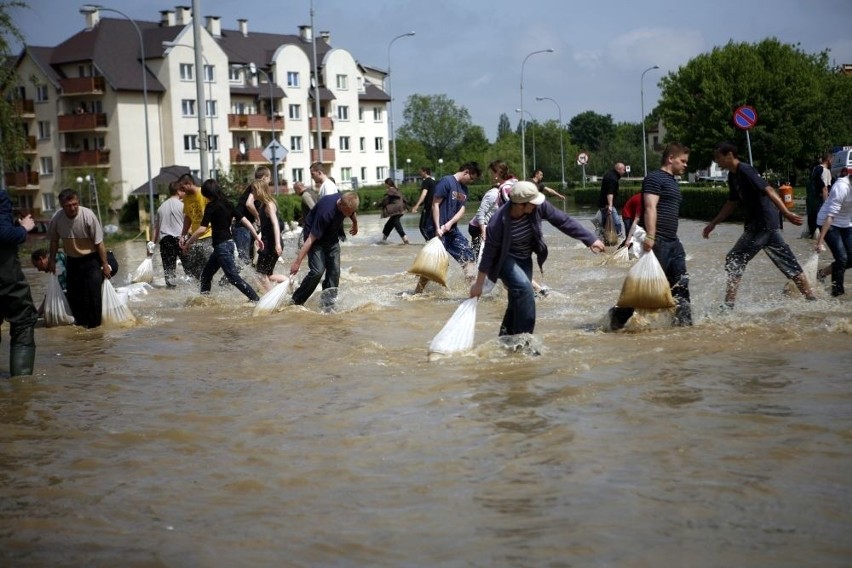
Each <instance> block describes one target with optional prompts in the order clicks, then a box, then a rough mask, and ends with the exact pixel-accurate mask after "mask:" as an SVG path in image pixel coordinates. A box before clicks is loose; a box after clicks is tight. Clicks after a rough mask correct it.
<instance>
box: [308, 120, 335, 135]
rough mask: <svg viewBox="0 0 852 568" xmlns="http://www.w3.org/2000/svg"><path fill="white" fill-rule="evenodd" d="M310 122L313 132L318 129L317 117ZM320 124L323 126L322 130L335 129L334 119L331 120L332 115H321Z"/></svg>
mask: <svg viewBox="0 0 852 568" xmlns="http://www.w3.org/2000/svg"><path fill="white" fill-rule="evenodd" d="M310 122H311V124H310V127H309V128H310V129H311V132H316V131H317V119H316V118H312V119H311V121H310ZM320 126H321V127H322V132H331V131H332V130H334V121H332V120H331V117H328V116H321V117H320Z"/></svg>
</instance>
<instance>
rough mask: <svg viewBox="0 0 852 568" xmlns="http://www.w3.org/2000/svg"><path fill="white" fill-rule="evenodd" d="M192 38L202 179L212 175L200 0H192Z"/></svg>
mask: <svg viewBox="0 0 852 568" xmlns="http://www.w3.org/2000/svg"><path fill="white" fill-rule="evenodd" d="M192 38H193V42H194V43H195V49H194V50H193V52H194V53H195V69H196V70H198V69H201V73H196V75H195V96H196V98H197V99H198V153H199V154H200V162H201V180H202V181H203V180H206V179H208V178H209V177H210V170H209V168H208V167H207V144H208V140H207V129H206V126H205V125H204V116H205V113H206V112H207V103H205V102H204V71H205V69H204V66H203V65H202V63H201V62H202V56H201V7H200V1H199V0H192Z"/></svg>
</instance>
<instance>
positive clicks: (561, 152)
mask: <svg viewBox="0 0 852 568" xmlns="http://www.w3.org/2000/svg"><path fill="white" fill-rule="evenodd" d="M535 100H537V101H550V102H552V103H553V104H555V105H556V110H558V111H559V163H560V164H561V166H562V189H563V190H564V189H565V150H564V146H563V145H562V109H561V108H560V107H559V103H557V102H556V101H555V100H553V99H551V98H550V97H536V98H535Z"/></svg>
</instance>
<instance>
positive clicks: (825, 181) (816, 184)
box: [802, 152, 832, 239]
mask: <svg viewBox="0 0 852 568" xmlns="http://www.w3.org/2000/svg"><path fill="white" fill-rule="evenodd" d="M831 158H832V154H831V152H826V153H825V154H823V155H822V160H820V163H818V164H817V165H816V166H814V169H813V170H811V178H810V180H808V181H809V182H810V183H808V193H807V197H806V199H805V206H806V207H807V211H808V228H807V235H804V234H803V235H802V237H804V238H807V239H812V238H813V236H814V231H816V230H817V229H819V227H817V222H816V218H817V213H819V209H820V207H822V204H823V203H825V200H826V199H828V191H829V190H830V189H831Z"/></svg>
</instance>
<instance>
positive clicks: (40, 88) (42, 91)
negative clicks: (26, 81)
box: [36, 85, 48, 103]
mask: <svg viewBox="0 0 852 568" xmlns="http://www.w3.org/2000/svg"><path fill="white" fill-rule="evenodd" d="M47 99H48V91H47V85H37V86H36V102H39V103H44V102H47Z"/></svg>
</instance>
